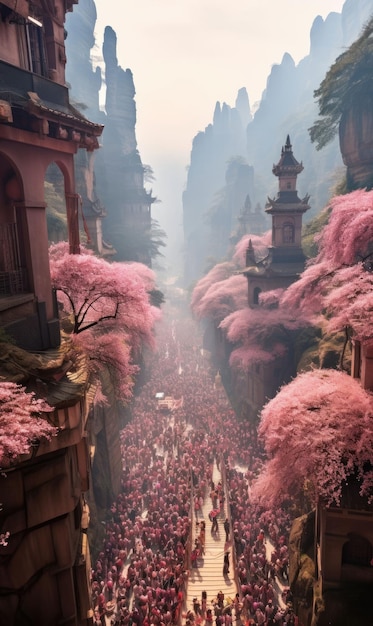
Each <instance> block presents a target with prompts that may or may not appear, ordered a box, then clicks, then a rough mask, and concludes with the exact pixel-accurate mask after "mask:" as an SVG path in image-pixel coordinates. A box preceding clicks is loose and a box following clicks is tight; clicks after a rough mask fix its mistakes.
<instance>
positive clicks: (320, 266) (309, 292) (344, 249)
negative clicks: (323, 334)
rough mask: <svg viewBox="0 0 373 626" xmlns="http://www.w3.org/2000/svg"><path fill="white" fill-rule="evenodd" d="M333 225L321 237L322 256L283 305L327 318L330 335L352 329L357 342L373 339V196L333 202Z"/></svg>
mask: <svg viewBox="0 0 373 626" xmlns="http://www.w3.org/2000/svg"><path fill="white" fill-rule="evenodd" d="M330 204H331V209H332V211H331V214H330V219H329V222H328V224H327V225H326V226H325V227H324V229H323V230H322V232H321V233H320V235H319V236H318V244H319V252H318V255H317V256H316V257H315V258H314V259H312V260H311V261H310V262H309V264H308V266H307V268H306V269H305V271H304V272H303V274H302V275H301V277H300V279H299V280H298V281H296V282H295V283H293V284H292V285H291V286H290V287H289V288H288V289H287V290H286V293H284V295H283V298H282V304H285V305H286V306H288V307H289V308H293V309H294V310H296V311H298V315H300V316H302V315H308V316H309V315H310V314H311V313H314V314H315V317H314V322H315V323H320V319H321V318H320V317H319V316H318V314H320V313H323V314H324V315H325V320H326V330H327V331H341V330H344V329H345V328H347V327H349V328H351V330H352V333H353V335H354V337H356V338H357V339H361V340H363V341H370V340H372V339H373V334H372V327H371V313H372V287H373V274H372V267H373V264H372V260H373V191H364V190H358V191H353V192H351V193H349V194H347V195H344V196H336V197H335V198H333V199H332V200H331V203H330Z"/></svg>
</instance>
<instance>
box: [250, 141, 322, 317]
mask: <svg viewBox="0 0 373 626" xmlns="http://www.w3.org/2000/svg"><path fill="white" fill-rule="evenodd" d="M303 169H304V168H303V164H302V163H299V162H298V161H297V160H296V158H295V157H294V155H293V150H292V145H291V142H290V137H289V135H288V136H287V138H286V143H285V146H283V148H282V150H281V157H280V160H279V162H278V163H277V164H276V165H274V166H273V168H272V172H273V174H274V175H275V176H277V177H278V179H279V190H278V193H277V196H276V197H275V198H270V197H268V202H267V204H266V207H265V211H266V213H267V214H268V215H270V216H271V218H272V241H271V246H270V247H269V252H268V255H267V256H266V257H265V258H264V259H255V258H254V257H253V255H252V254H250V255H247V261H246V265H247V267H246V268H245V270H244V272H243V273H244V275H245V276H246V277H247V279H248V297H249V306H255V305H257V304H258V297H259V293H260V292H261V291H269V290H270V289H278V288H280V287H283V288H286V287H288V286H289V285H290V284H291V283H292V282H294V281H295V280H296V279H297V278H298V276H299V274H300V273H301V272H302V271H303V269H304V263H305V260H306V258H305V255H304V252H303V249H302V241H301V237H302V219H303V214H304V213H305V212H306V211H308V209H309V208H310V205H309V204H308V201H309V195H306V196H305V197H304V198H303V199H300V198H299V197H298V192H297V188H296V185H297V176H298V174H300V173H301V172H302V171H303Z"/></svg>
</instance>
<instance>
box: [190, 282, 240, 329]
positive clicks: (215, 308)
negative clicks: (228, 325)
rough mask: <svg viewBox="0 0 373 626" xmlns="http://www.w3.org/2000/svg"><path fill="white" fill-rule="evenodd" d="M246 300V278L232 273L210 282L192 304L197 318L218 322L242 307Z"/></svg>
mask: <svg viewBox="0 0 373 626" xmlns="http://www.w3.org/2000/svg"><path fill="white" fill-rule="evenodd" d="M246 302H247V280H246V278H245V277H244V276H242V274H241V275H237V274H233V275H232V276H229V277H228V278H226V279H225V280H220V281H217V282H214V283H212V284H211V285H210V287H208V289H207V291H206V292H205V293H204V295H203V296H202V297H201V298H200V299H199V301H198V302H196V303H195V304H194V308H193V312H194V314H195V315H196V317H197V318H198V319H202V318H209V319H212V320H217V321H218V322H220V321H221V320H222V319H224V317H226V316H227V315H229V314H230V313H232V311H235V310H236V309H241V308H242V307H244V306H245V304H246Z"/></svg>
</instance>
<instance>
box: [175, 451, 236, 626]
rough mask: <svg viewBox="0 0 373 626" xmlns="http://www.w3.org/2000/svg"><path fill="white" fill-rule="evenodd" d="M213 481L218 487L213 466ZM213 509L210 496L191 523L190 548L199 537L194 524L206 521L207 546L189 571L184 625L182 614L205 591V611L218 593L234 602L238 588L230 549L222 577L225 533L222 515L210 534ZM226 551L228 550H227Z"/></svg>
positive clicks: (216, 471) (190, 608) (217, 472)
mask: <svg viewBox="0 0 373 626" xmlns="http://www.w3.org/2000/svg"><path fill="white" fill-rule="evenodd" d="M212 480H213V481H214V483H215V484H217V483H218V482H219V481H220V480H221V473H220V471H219V470H218V468H217V466H216V463H215V464H214V468H213V476H212ZM211 509H212V504H211V499H210V496H209V494H207V495H206V497H205V503H204V505H203V507H202V511H199V512H198V519H197V520H196V519H195V516H194V519H193V520H192V528H193V537H192V545H194V539H195V538H196V537H197V536H198V534H199V528H198V526H196V521H201V520H204V521H205V522H206V544H205V554H204V556H203V557H202V558H200V559H198V562H197V564H198V567H197V568H191V569H190V570H189V578H188V584H187V593H186V603H185V607H184V611H183V615H184V617H183V620H182V623H183V624H185V615H186V613H187V611H189V610H191V611H193V598H197V599H198V601H199V602H200V603H201V599H202V591H206V594H207V605H206V608H207V609H209V608H211V609H213V602H214V601H215V600H216V596H217V594H218V592H219V591H222V592H223V593H224V596H225V600H227V598H232V600H233V599H234V597H235V595H236V593H237V586H236V582H235V579H234V570H233V558H232V548H231V546H229V561H230V571H229V574H228V575H226V576H223V560H224V547H225V531H224V527H223V524H224V519H225V515H224V512H222V514H220V515H219V517H218V532H217V533H211V526H212V524H211V522H210V520H209V517H208V515H209V512H210V511H211ZM227 551H228V550H227Z"/></svg>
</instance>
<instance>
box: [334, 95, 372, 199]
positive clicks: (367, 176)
mask: <svg viewBox="0 0 373 626" xmlns="http://www.w3.org/2000/svg"><path fill="white" fill-rule="evenodd" d="M339 141H340V147H341V152H342V156H343V162H344V163H345V165H346V166H347V184H348V188H349V189H356V188H357V187H368V188H370V189H371V188H372V187H373V93H367V94H365V96H364V97H363V98H361V99H360V100H359V101H357V102H355V103H354V104H353V105H352V106H351V107H349V108H348V110H347V111H346V112H345V113H344V114H343V115H342V118H341V123H340V126H339Z"/></svg>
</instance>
